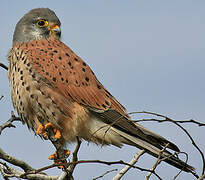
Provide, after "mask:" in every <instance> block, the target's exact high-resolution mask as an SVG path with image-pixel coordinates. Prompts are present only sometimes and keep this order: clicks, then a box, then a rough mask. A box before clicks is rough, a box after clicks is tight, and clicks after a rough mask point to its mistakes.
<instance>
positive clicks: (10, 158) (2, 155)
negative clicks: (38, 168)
mask: <svg viewBox="0 0 205 180" xmlns="http://www.w3.org/2000/svg"><path fill="white" fill-rule="evenodd" d="M0 159H3V160H4V161H6V162H8V163H11V164H13V165H15V166H18V167H20V168H21V169H23V170H24V171H25V172H28V171H35V169H34V168H32V167H31V166H30V165H29V164H27V163H25V162H24V161H22V160H19V159H17V158H15V157H13V156H10V155H8V154H7V153H5V152H4V151H3V150H2V149H1V148H0Z"/></svg>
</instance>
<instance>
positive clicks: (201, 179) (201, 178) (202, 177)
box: [197, 174, 205, 180]
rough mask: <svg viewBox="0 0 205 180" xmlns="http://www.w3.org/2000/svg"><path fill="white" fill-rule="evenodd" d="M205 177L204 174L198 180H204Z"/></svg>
mask: <svg viewBox="0 0 205 180" xmlns="http://www.w3.org/2000/svg"><path fill="white" fill-rule="evenodd" d="M203 179H205V174H203V175H202V176H201V177H199V178H198V179H197V180H203Z"/></svg>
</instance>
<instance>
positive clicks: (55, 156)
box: [48, 150, 70, 162]
mask: <svg viewBox="0 0 205 180" xmlns="http://www.w3.org/2000/svg"><path fill="white" fill-rule="evenodd" d="M64 154H65V157H64V158H67V157H68V156H69V155H70V151H69V150H64ZM48 159H50V160H54V162H55V161H56V160H57V161H60V160H58V155H57V152H54V153H53V154H51V155H50V156H49V157H48Z"/></svg>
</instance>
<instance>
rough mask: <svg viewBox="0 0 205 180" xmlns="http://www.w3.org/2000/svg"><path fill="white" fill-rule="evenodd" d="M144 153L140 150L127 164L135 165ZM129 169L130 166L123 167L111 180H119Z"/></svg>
mask: <svg viewBox="0 0 205 180" xmlns="http://www.w3.org/2000/svg"><path fill="white" fill-rule="evenodd" d="M144 153H145V150H141V151H140V152H138V153H136V155H135V156H134V158H133V159H132V160H131V161H130V162H129V164H130V165H135V163H136V162H137V161H138V159H139V158H140V157H141V156H142V155H143V154H144ZM130 168H131V166H127V165H126V166H125V167H124V168H123V169H121V171H120V172H119V173H118V174H117V175H116V176H115V177H114V178H112V180H120V179H121V178H122V176H123V175H124V174H125V173H126V172H127V171H128V170H129V169H130Z"/></svg>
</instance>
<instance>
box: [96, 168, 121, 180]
mask: <svg viewBox="0 0 205 180" xmlns="http://www.w3.org/2000/svg"><path fill="white" fill-rule="evenodd" d="M117 170H118V169H112V170H109V171H106V172H105V173H103V174H102V175H100V176H98V177H96V178H93V180H97V179H100V178H103V177H104V176H105V175H107V174H109V173H111V172H114V171H117Z"/></svg>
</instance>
